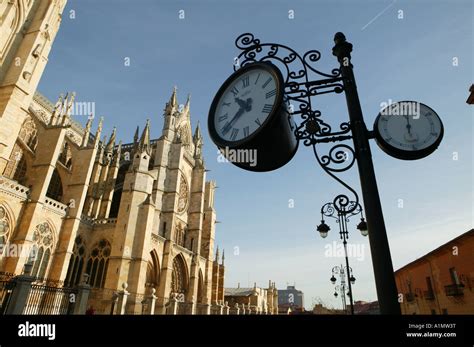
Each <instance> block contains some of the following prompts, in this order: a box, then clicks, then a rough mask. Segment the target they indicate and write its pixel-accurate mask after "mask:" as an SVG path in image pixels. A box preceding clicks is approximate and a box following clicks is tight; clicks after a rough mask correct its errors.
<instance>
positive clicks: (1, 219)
mask: <svg viewBox="0 0 474 347" xmlns="http://www.w3.org/2000/svg"><path fill="white" fill-rule="evenodd" d="M9 237H10V221H9V219H8V216H7V211H6V210H5V208H4V207H3V206H0V256H1V255H2V253H3V250H4V246H5V245H6V243H7V242H8V239H9Z"/></svg>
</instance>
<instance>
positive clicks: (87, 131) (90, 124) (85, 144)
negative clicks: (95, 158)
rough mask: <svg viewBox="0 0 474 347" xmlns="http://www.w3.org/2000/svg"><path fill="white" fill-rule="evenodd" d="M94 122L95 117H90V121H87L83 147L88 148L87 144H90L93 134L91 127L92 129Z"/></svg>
mask: <svg viewBox="0 0 474 347" xmlns="http://www.w3.org/2000/svg"><path fill="white" fill-rule="evenodd" d="M92 120H93V117H92V115H91V117H89V119H88V120H87V123H86V128H85V129H84V135H83V136H82V143H81V146H82V147H86V146H87V144H88V143H89V136H90V134H91V127H92Z"/></svg>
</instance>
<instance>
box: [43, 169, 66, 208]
mask: <svg viewBox="0 0 474 347" xmlns="http://www.w3.org/2000/svg"><path fill="white" fill-rule="evenodd" d="M46 196H48V197H50V198H51V199H54V200H56V201H59V202H61V199H62V197H63V183H62V182H61V177H60V176H59V173H58V170H57V169H54V171H53V175H52V176H51V181H49V186H48V191H47V192H46Z"/></svg>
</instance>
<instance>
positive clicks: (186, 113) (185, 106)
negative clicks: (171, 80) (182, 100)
mask: <svg viewBox="0 0 474 347" xmlns="http://www.w3.org/2000/svg"><path fill="white" fill-rule="evenodd" d="M190 106H191V94H188V98H187V100H186V104H185V105H184V109H183V114H185V115H187V116H188V117H189V108H190Z"/></svg>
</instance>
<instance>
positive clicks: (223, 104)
mask: <svg viewBox="0 0 474 347" xmlns="http://www.w3.org/2000/svg"><path fill="white" fill-rule="evenodd" d="M222 106H227V107H230V102H223V103H222Z"/></svg>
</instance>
